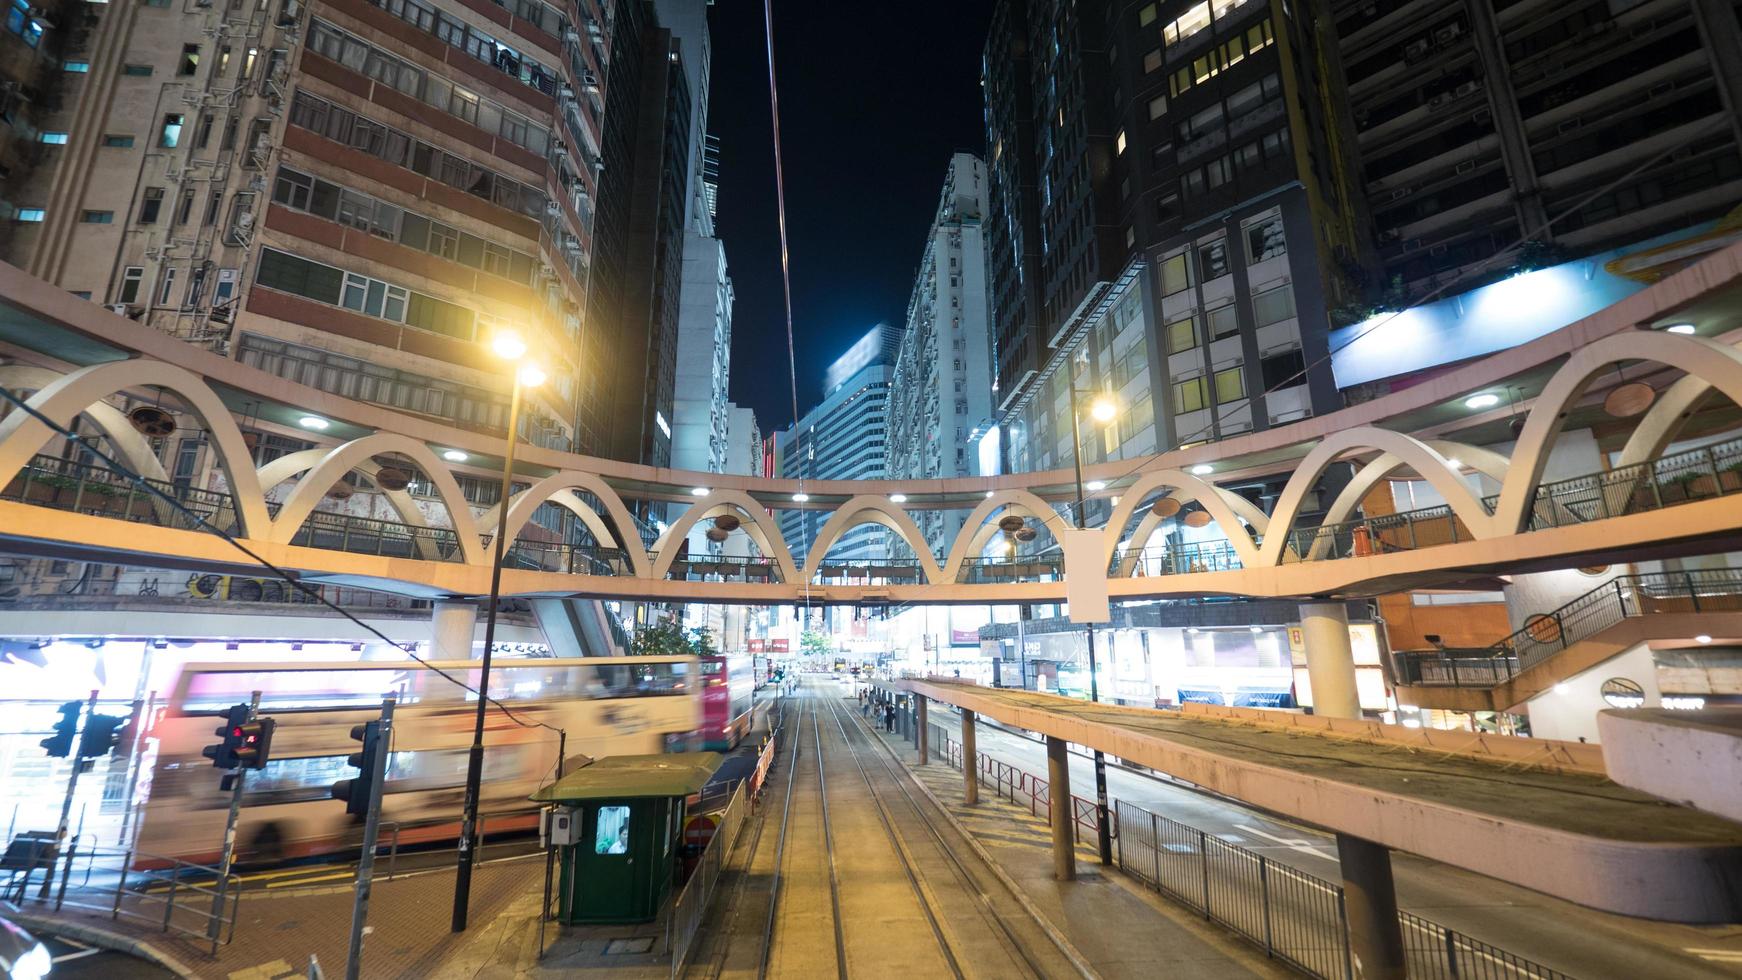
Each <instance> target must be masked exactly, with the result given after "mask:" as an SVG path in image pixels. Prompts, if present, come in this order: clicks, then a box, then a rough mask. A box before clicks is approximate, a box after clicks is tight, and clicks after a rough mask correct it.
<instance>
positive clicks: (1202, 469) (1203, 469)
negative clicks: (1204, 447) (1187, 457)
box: [1192, 463, 1216, 476]
mask: <svg viewBox="0 0 1742 980" xmlns="http://www.w3.org/2000/svg"><path fill="white" fill-rule="evenodd" d="M1214 472H1216V468H1215V467H1214V466H1211V465H1210V464H1209V463H1199V464H1198V465H1196V466H1194V467H1192V475H1193V476H1209V475H1210V474H1211V473H1214Z"/></svg>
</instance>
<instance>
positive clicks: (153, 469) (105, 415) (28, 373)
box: [0, 364, 169, 483]
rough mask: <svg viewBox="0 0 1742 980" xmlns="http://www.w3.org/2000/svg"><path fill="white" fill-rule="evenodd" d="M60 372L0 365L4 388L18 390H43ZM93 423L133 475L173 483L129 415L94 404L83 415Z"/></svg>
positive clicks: (103, 403) (101, 404) (20, 365)
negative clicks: (128, 417)
mask: <svg viewBox="0 0 1742 980" xmlns="http://www.w3.org/2000/svg"><path fill="white" fill-rule="evenodd" d="M60 377H61V374H60V372H59V371H51V370H49V369H48V368H42V367H35V366H33V365H29V364H0V385H4V386H6V387H8V388H11V389H13V390H14V391H41V390H42V389H44V388H46V387H48V386H49V385H51V384H53V383H54V382H55V380H56V379H58V378H60ZM82 414H83V415H84V416H85V417H86V418H88V419H90V420H91V423H92V424H93V425H95V426H96V427H97V428H98V429H99V430H100V431H101V432H102V433H103V437H104V438H105V439H107V440H109V445H111V446H113V447H114V449H115V452H116V454H117V455H119V456H120V457H121V460H122V462H125V463H126V464H127V467H128V468H129V469H131V470H132V471H133V472H135V473H138V474H139V475H140V476H143V477H145V478H147V479H151V480H162V481H164V482H165V483H167V482H169V474H168V473H167V472H165V471H164V469H163V463H162V461H160V460H159V459H158V458H157V454H156V453H154V452H152V451H151V440H149V439H147V438H146V437H145V436H144V434H143V433H141V432H140V431H139V430H138V429H135V428H133V423H132V422H129V421H128V420H127V416H126V415H125V414H124V413H123V412H122V411H121V410H120V409H118V408H116V407H115V406H113V405H111V404H109V403H108V402H103V401H99V402H92V403H91V404H90V405H87V406H85V410H84V412H83V413H82Z"/></svg>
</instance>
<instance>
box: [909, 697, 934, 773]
mask: <svg viewBox="0 0 1742 980" xmlns="http://www.w3.org/2000/svg"><path fill="white" fill-rule="evenodd" d="M913 733H914V739H913V745H914V747H915V748H917V749H919V764H920V765H922V766H923V765H925V749H926V743H927V742H930V741H931V732H930V731H929V726H928V725H926V723H925V696H924V695H923V694H915V695H914V696H913Z"/></svg>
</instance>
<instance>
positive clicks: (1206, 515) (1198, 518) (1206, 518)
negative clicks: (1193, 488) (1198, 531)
mask: <svg viewBox="0 0 1742 980" xmlns="http://www.w3.org/2000/svg"><path fill="white" fill-rule="evenodd" d="M1180 520H1181V522H1182V523H1184V524H1185V526H1186V527H1209V526H1210V512H1209V511H1207V510H1194V511H1192V512H1191V513H1189V514H1187V515H1186V516H1184V517H1182V518H1180Z"/></svg>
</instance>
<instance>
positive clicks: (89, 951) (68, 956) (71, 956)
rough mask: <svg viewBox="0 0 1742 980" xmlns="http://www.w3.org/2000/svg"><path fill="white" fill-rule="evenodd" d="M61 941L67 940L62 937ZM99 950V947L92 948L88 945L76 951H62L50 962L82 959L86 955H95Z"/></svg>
mask: <svg viewBox="0 0 1742 980" xmlns="http://www.w3.org/2000/svg"><path fill="white" fill-rule="evenodd" d="M61 942H67V941H66V940H64V939H63V940H61ZM68 945H71V943H68ZM101 952H102V950H100V949H93V948H91V947H89V946H85V947H82V948H80V950H79V951H78V952H76V953H62V954H61V955H59V956H56V957H55V958H54V960H53V961H52V962H55V963H66V962H68V961H71V960H82V959H84V958H85V957H87V956H95V955H97V954H98V953H101Z"/></svg>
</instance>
